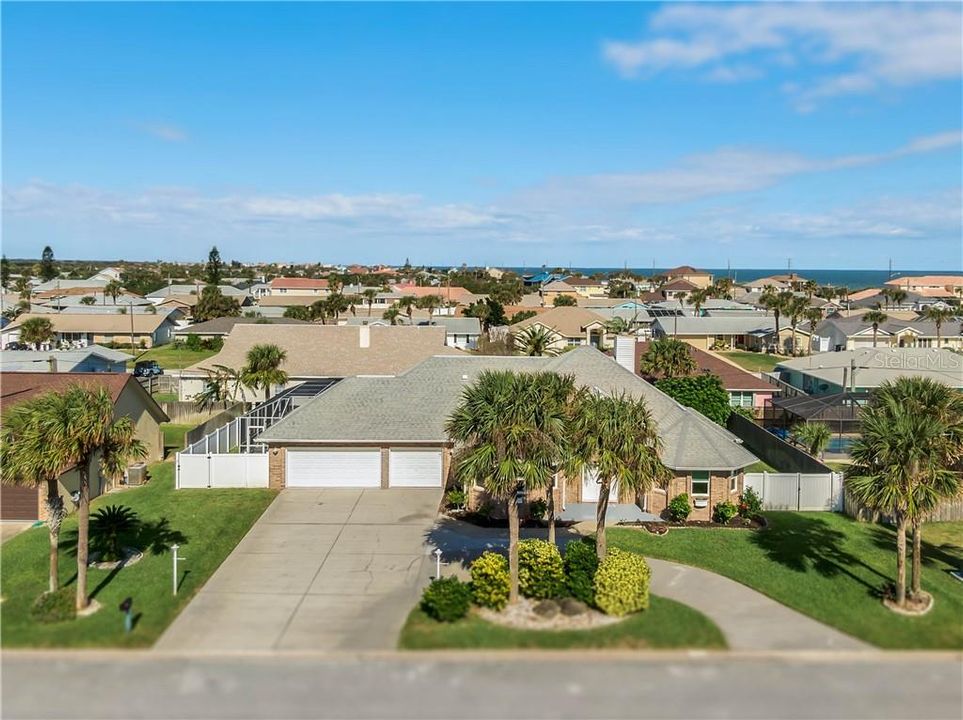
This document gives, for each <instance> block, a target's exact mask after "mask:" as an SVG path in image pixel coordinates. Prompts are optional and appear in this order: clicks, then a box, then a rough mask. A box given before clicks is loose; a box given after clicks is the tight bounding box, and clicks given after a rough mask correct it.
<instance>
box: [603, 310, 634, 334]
mask: <svg viewBox="0 0 963 720" xmlns="http://www.w3.org/2000/svg"><path fill="white" fill-rule="evenodd" d="M630 329H631V328H630V325H629V321H628V320H626V319H625V318H624V317H621V316H619V315H613V316H612V317H611V318H609V319H608V320H607V321H606V323H605V331H606V332H607V333H610V334H612V335H624V334H625V333H627V332H628V331H629V330H630Z"/></svg>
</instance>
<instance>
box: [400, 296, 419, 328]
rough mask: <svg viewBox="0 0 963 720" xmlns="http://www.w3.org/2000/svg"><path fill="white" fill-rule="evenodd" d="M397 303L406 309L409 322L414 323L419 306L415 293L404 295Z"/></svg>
mask: <svg viewBox="0 0 963 720" xmlns="http://www.w3.org/2000/svg"><path fill="white" fill-rule="evenodd" d="M396 304H397V305H398V307H399V309H401V310H404V311H405V315H407V316H408V324H409V325H411V324H413V323H412V317H413V316H414V314H415V308H416V307H417V306H418V298H417V297H415V296H414V295H403V296H402V297H400V298H398V301H397V303H396Z"/></svg>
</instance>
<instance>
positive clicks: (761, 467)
mask: <svg viewBox="0 0 963 720" xmlns="http://www.w3.org/2000/svg"><path fill="white" fill-rule="evenodd" d="M745 472H747V473H761V472H768V473H775V472H779V471H778V470H776V469H775V468H774V467H773V466H772V465H769V464H768V463H764V462H763V461H762V460H757V461H756V462H754V463H753V464H752V465H750V466H749V467H747V468H746V469H745Z"/></svg>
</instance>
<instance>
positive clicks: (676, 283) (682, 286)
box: [660, 280, 699, 292]
mask: <svg viewBox="0 0 963 720" xmlns="http://www.w3.org/2000/svg"><path fill="white" fill-rule="evenodd" d="M660 289H661V290H668V291H669V292H688V291H690V290H698V289H699V286H698V285H693V284H692V283H690V282H689V281H688V280H673V281H672V282H670V283H666V284H665V285H663V286H662V287H661V288H660Z"/></svg>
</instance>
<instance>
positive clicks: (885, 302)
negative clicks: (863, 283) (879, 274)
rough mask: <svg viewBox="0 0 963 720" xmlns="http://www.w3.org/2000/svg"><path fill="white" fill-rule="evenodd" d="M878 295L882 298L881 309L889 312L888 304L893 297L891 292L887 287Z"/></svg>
mask: <svg viewBox="0 0 963 720" xmlns="http://www.w3.org/2000/svg"><path fill="white" fill-rule="evenodd" d="M879 295H880V297H882V298H883V307H884V308H885V309H887V310H889V302H890V300H891V299H892V297H893V291H892V290H891V289H890V288H888V287H884V288H882V289H881V290H880V291H879Z"/></svg>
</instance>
